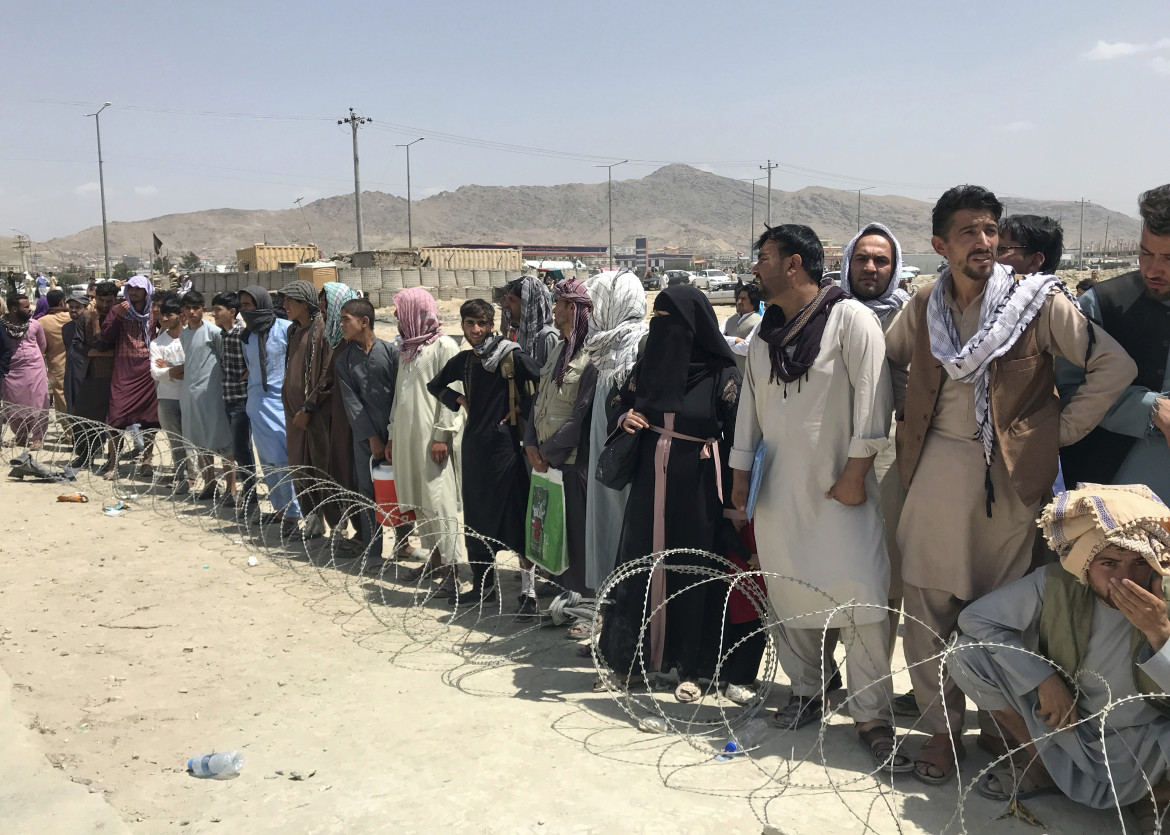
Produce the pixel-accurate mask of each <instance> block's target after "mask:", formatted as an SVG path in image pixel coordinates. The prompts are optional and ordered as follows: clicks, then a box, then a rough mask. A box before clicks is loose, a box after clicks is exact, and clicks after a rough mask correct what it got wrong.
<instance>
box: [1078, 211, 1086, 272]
mask: <svg viewBox="0 0 1170 835" xmlns="http://www.w3.org/2000/svg"><path fill="white" fill-rule="evenodd" d="M1084 268H1085V198H1083V197H1082V198H1081V235H1080V240H1079V241H1078V242H1077V269H1078V270H1083V269H1084Z"/></svg>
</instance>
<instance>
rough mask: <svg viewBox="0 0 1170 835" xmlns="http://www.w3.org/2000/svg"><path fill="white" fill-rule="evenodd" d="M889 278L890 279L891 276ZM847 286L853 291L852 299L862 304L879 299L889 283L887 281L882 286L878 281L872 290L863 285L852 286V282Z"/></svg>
mask: <svg viewBox="0 0 1170 835" xmlns="http://www.w3.org/2000/svg"><path fill="white" fill-rule="evenodd" d="M890 278H891V279H892V278H893V276H891V277H890ZM849 285H850V286H849V289H851V290H852V291H853V298H855V299H857V300H858V301H862V302H871V301H873V300H874V299H879V298H881V295H882V293H884V292H886V290H887V289H889V286H890V282H889V281H887V282H886V283H885V285H883V284H882V282H881V280H880V279H879V280H878V282H877V284H875V285H874V288H873V289H872V290H870V289H868V288H866V287H865V286H864V285H854V284H853V282H850V283H849Z"/></svg>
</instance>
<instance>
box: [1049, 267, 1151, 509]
mask: <svg viewBox="0 0 1170 835" xmlns="http://www.w3.org/2000/svg"><path fill="white" fill-rule="evenodd" d="M1077 304H1078V305H1079V306H1080V308H1081V310H1082V311H1083V312H1084V314H1085V315H1086V316H1088V317H1089V318H1090V319H1093V320H1094V321H1096V322H1100V321H1101V307H1100V305H1099V304H1098V303H1097V294H1096V293H1095V292H1094V291H1093V290H1090V291H1088V292H1087V293H1085V295H1083V296H1081V298H1080V301H1078V302H1077ZM1162 304H1163V305H1166V306H1167V307H1170V301H1164V302H1162ZM1084 381H1085V371H1084V369H1083V368H1077V367H1076V366H1074V365H1072V364H1071V363H1068V362H1065V361H1064V360H1057V365H1056V387H1057V389H1059V391H1060V398H1061V401H1062V402H1063V403H1066V404H1067V403H1068V401H1069V400H1070V399H1071V398H1072V395H1073V393H1074V392H1075V391H1076V390H1077V388H1079V387H1080V385H1081V383H1083V382H1084ZM1168 393H1170V354H1168V361H1167V363H1166V373H1165V375H1164V376H1163V379H1162V390H1161V391H1151V390H1150V389H1148V388H1145V387H1144V386H1136V385H1135V386H1129V387H1128V388H1127V389H1126V390H1125V391H1124V392H1122V395H1121V397H1119V398H1117V402H1116V403H1114V404H1113V406H1112V407H1111V408H1110V409H1109V411H1108V412H1106V413H1105V417H1103V418H1102V419H1101V426H1102V427H1103V428H1105V429H1108V430H1109V431H1110V432H1116V433H1117V434H1119V435H1128V436H1130V437H1131V438H1137V441H1136V442H1135V443H1134V445H1133V447H1132V448H1131V449H1130V451H1129V454H1128V455H1126V457H1125V460H1124V461H1122V462H1121V467H1120V469H1118V471H1117V475H1116V476H1114V478H1113V483H1114V484H1144V485H1146V486H1147V487H1149V488H1150V489H1151V490H1153V491H1154V493H1156V494H1157V495H1158V497H1159V498H1160V499H1162V501H1164V502H1170V446H1167V444H1166V438H1164V437H1163V436H1162V433H1161V432H1160V431H1159V430H1158V429H1156V428H1154V420H1153V418H1154V412H1153V409H1154V400H1156V399H1157V398H1158V397H1159V396H1165V395H1167V394H1168Z"/></svg>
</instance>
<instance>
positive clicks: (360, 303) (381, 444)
mask: <svg viewBox="0 0 1170 835" xmlns="http://www.w3.org/2000/svg"><path fill="white" fill-rule="evenodd" d="M341 333H342V335H343V336H344V337H345V339H346V340H348V344H347V345H345V346H344V347H343V348H341V349H340V353H339V355H338V357H337V362H336V364H335V366H334V367H335V369H336V373H337V387H338V396H340V397H341V399H342V403H343V404H344V405H345V414H346V417H348V418H349V424H350V426H351V427H352V429H353V459H354V460H353V467H354V475H355V476H356V478H357V484H358V492H359V493H361V494H362V495H363V496H365V497H366V498H367V499H369V500H370V501H371V502H372V501H374V480H373V475H372V474H371V472H370V462H371V459H373V461H375V462H380V461H382V460H384V459H385V458H386V441H387V439H388V438H389V432H388V430H387V425H388V424H389V422H390V414H391V411H392V410H393V408H394V384H395V381H396V380H397V377H398V348H396V347H395V346H394V345H393V344H391V343H389V342H386V341H384V340H381V339H378V338H377V337H376V336H374V306H373V305H372V304H370V303H369V302H368V301H366V300H365V299H362V298H357V299H350V300H349V301H347V302H346V303H345V304H343V305H342V306H341ZM358 524H359V527H360V529H361V530H360V534H361V538H362V541H363V542H365V543H366V545H367V546H368V547H369V549H370V557H371V558H372V559H374V560H380V559H382V539H383V534H382V526H381V525H380V524H378V520H377V516H376V515H375V514H374V511H373V509H372V508H365V509H363V510H362V512H361V513H360V514H358Z"/></svg>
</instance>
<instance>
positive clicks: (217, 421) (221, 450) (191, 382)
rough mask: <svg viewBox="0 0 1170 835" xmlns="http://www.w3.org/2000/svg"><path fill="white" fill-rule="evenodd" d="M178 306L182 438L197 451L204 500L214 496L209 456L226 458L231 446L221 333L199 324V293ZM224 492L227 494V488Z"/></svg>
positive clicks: (201, 308)
mask: <svg viewBox="0 0 1170 835" xmlns="http://www.w3.org/2000/svg"><path fill="white" fill-rule="evenodd" d="M182 303H183V316H184V317H185V318H186V320H187V327H186V329H184V330H183V332H182V333H181V334H180V335H179V341H180V342H181V343H182V345H183V368H182V371H181V372H180V373H181V375H182V377H181V379H182V381H183V387H182V389H180V394H179V403H180V407H181V409H182V414H183V437H184V438H185V439H186V440H187V443H189V444H190V445H191V446H192V447H193V448H194V449H195V450H196V451H197V452H196V454H197V455H198V460H199V468H200V470H202V473H203V490H202V491H201V492H200V493H199V495H198V496H196V498H197V499H200V500H203V501H206V500H208V499H212V498H214V497H215V484H216V482H215V459H214V457H213V456H212V455H211V453H213V452H215V453H218V454H220V455H221V456H224V457H225V459H226V458H227V457H230V455H231V447H232V432H231V427H230V426H229V425H228V419H227V412H225V411H224V408H223V366H222V365H221V362H222V359H223V331H221V330H220V329H219V327H217V326H216V325H215V324H213V323H211V322H205V321H203V314H204V313H206V312H207V308H206V304H205V302H204V300H203V294H202V293H199V292H197V291H191V292H190V293H187V294H186V295H185V296H183V301H182ZM172 371H173V370H172ZM172 376H178V375H175V374H174V373H172ZM224 473H225V476H226V477H227V478H228V479H232V478H234V476H233V475H232V474H231V473H232V470H231V467H230V466H229V465H228V464H227V463H226V462H225V466H224ZM226 492H227V494H229V495H230V493H231V485H229V487H228V490H227V491H226Z"/></svg>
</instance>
